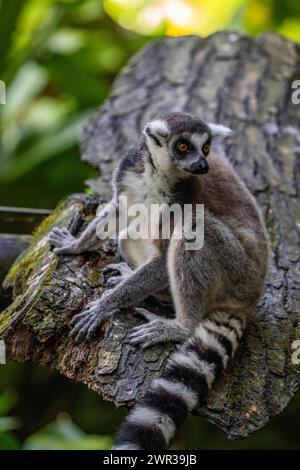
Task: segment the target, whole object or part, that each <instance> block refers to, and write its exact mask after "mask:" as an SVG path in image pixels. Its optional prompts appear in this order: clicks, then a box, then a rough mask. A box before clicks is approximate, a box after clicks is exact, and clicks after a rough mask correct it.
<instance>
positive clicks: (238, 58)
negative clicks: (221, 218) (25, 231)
mask: <svg viewBox="0 0 300 470" xmlns="http://www.w3.org/2000/svg"><path fill="white" fill-rule="evenodd" d="M299 64H300V51H299V47H298V46H297V45H295V44H294V43H292V42H290V41H288V40H285V39H282V38H280V37H279V36H277V35H275V34H266V35H263V36H261V37H260V38H258V39H251V38H248V37H246V36H242V35H239V34H236V33H231V32H223V33H218V34H215V35H213V36H211V37H209V38H207V39H200V38H199V37H194V36H191V37H180V38H169V39H163V40H160V41H156V42H153V43H152V44H150V45H149V46H148V47H146V49H144V50H143V51H141V52H140V53H139V54H137V55H136V56H134V57H133V59H132V60H131V61H130V62H129V63H128V65H127V66H126V67H125V68H124V70H123V71H122V73H121V74H120V75H119V76H118V78H117V79H116V81H115V83H114V86H113V89H112V92H111V96H110V98H109V100H108V101H107V102H106V103H105V105H104V106H102V107H101V109H100V110H99V112H97V113H96V114H95V116H93V117H92V119H91V120H90V121H89V123H88V124H87V126H86V127H85V129H84V132H83V136H82V156H83V159H84V160H86V161H87V162H89V163H90V164H93V165H96V166H98V167H100V168H101V177H100V178H99V179H97V180H93V181H91V182H89V183H90V186H91V187H92V188H93V189H94V190H95V191H96V192H97V193H98V194H99V195H100V197H98V196H81V195H76V196H72V197H70V198H69V199H68V200H67V201H66V202H64V203H62V204H61V205H60V206H59V207H58V208H57V209H56V211H55V212H54V214H53V215H52V216H51V217H50V218H48V219H47V220H46V222H45V223H43V224H42V226H41V227H40V228H39V230H38V231H37V232H36V234H35V235H34V237H33V241H32V244H31V246H30V247H29V249H28V250H27V251H26V252H25V253H24V254H23V255H22V257H21V258H20V259H19V260H18V261H17V262H16V263H15V265H14V266H13V268H12V269H11V271H10V273H9V275H8V277H7V279H6V281H5V287H6V288H7V289H12V291H13V302H12V304H11V305H10V307H9V308H8V309H7V310H5V311H4V312H3V313H2V314H1V316H0V332H1V336H0V337H1V338H3V339H5V341H6V345H7V352H8V357H9V358H10V359H12V360H17V361H31V362H33V363H36V364H43V365H46V366H49V367H52V368H55V369H57V370H58V371H60V372H61V373H62V374H64V375H65V376H67V377H69V378H71V379H74V380H77V381H80V382H83V383H86V384H87V385H88V386H89V387H90V388H92V389H93V390H95V391H96V392H97V393H99V394H100V395H102V396H103V397H104V398H105V399H109V400H113V401H114V402H115V403H116V404H117V405H122V404H131V403H134V402H135V401H136V400H138V399H139V397H141V396H142V395H143V393H144V392H145V390H146V389H147V387H148V385H149V383H150V381H151V380H152V379H153V377H155V376H157V375H158V374H159V372H160V370H161V369H162V367H163V366H164V363H165V361H166V359H167V357H168V355H169V353H170V350H171V349H172V346H171V345H170V346H163V347H155V348H151V349H150V350H147V351H143V352H142V351H139V350H138V349H136V348H134V347H131V346H130V345H129V344H128V342H127V336H128V333H129V331H130V329H131V328H132V327H133V326H134V325H135V324H137V323H138V322H139V321H141V320H140V319H138V318H137V317H135V316H134V315H133V313H132V312H131V311H128V310H127V311H122V313H120V314H116V315H115V316H114V317H113V319H112V320H111V321H109V322H108V323H107V324H106V325H105V326H104V327H103V329H102V331H101V332H100V333H99V336H98V337H97V338H95V340H94V341H93V342H92V343H90V344H88V343H82V344H79V345H74V343H73V341H72V340H71V339H70V338H69V337H68V322H69V320H70V318H71V317H72V315H73V314H74V313H77V312H79V311H80V310H81V309H82V308H83V307H84V306H85V304H86V303H87V302H88V301H90V300H91V299H93V298H95V297H98V296H100V295H101V294H102V292H103V291H104V290H105V289H106V282H105V278H104V277H103V275H102V273H101V268H102V267H103V266H104V265H105V264H107V263H108V262H111V261H112V260H114V259H115V258H116V253H115V247H114V246H113V245H112V244H111V243H106V244H104V245H103V246H101V248H100V250H99V251H97V252H93V253H89V254H83V255H80V256H60V257H57V256H55V255H54V254H53V253H52V252H51V251H50V247H49V244H48V242H47V234H48V232H49V229H50V227H52V226H53V225H58V226H68V227H69V228H70V229H71V230H72V232H73V233H74V234H78V233H80V231H81V230H82V229H83V228H84V226H85V225H86V224H87V223H88V221H89V220H90V219H91V217H93V214H94V213H95V210H96V206H97V203H98V202H99V200H101V201H102V200H107V199H108V198H109V196H110V194H111V189H110V179H111V175H112V171H113V168H114V166H115V163H116V161H117V160H119V159H120V158H121V156H122V155H123V154H124V152H126V150H127V149H128V147H129V146H130V145H132V144H133V143H134V142H135V140H136V139H137V137H138V135H139V133H140V132H141V129H142V128H143V126H144V125H145V123H146V122H147V121H148V120H149V119H152V118H154V117H157V115H158V114H159V113H160V112H165V111H170V110H185V111H188V112H190V113H194V114H199V115H201V116H202V117H203V118H204V119H206V120H208V121H217V122H220V123H223V124H226V125H229V126H230V127H232V128H233V129H234V131H235V133H234V135H233V136H232V137H231V138H230V139H228V141H227V143H226V146H225V148H224V146H223V144H220V145H219V144H217V145H216V150H217V151H219V152H225V154H226V157H227V158H228V159H229V160H230V161H231V162H232V163H233V165H234V167H235V169H236V170H237V172H238V173H239V174H240V176H241V177H242V179H243V180H244V181H245V183H246V184H247V186H248V187H249V188H250V189H251V191H252V192H253V194H254V195H255V196H256V198H257V201H258V203H259V205H260V207H261V210H262V212H263V215H264V218H265V220H266V223H267V226H268V230H269V234H270V240H271V246H272V256H271V259H270V269H269V275H268V279H267V284H266V289H265V292H264V295H263V296H262V299H261V302H260V305H259V307H258V309H257V313H256V317H255V319H253V321H252V323H251V324H250V325H249V328H248V330H247V334H246V335H245V338H244V340H243V343H242V344H241V347H240V348H239V351H238V354H237V356H236V358H235V360H234V363H233V365H232V367H231V368H230V370H229V371H228V373H227V374H226V376H225V377H223V379H222V380H220V382H219V383H218V385H217V387H216V389H215V390H214V392H213V393H212V395H211V397H210V398H209V400H208V403H207V405H206V406H204V407H203V408H201V409H200V410H199V413H200V414H201V415H202V416H205V417H206V418H208V419H209V420H210V421H211V422H213V423H215V424H216V425H218V426H219V427H220V428H222V429H223V430H224V431H225V432H226V433H227V434H228V435H229V436H230V437H231V438H239V437H245V436H247V435H248V434H249V433H250V432H252V431H254V430H256V429H258V428H260V427H261V426H263V425H264V424H265V423H266V422H267V421H268V419H269V418H270V416H273V415H275V414H278V413H279V412H281V411H282V410H283V409H284V408H285V406H286V405H287V403H288V402H289V400H290V399H291V397H292V396H293V394H294V393H295V391H296V390H297V387H298V385H299V377H300V374H299V368H298V369H297V367H296V365H293V363H292V360H291V357H292V353H293V350H292V343H293V341H294V340H296V339H300V289H299V288H300V270H299V228H300V204H299V193H300V181H299V173H300V165H299V153H300V132H299V123H300V105H298V106H297V105H294V104H292V100H291V94H292V92H293V90H292V88H291V84H292V82H293V80H294V79H297V78H298V79H299V78H300V66H299ZM149 302H150V301H149ZM151 307H152V308H154V309H156V311H158V312H160V313H161V314H170V312H168V311H166V310H165V308H163V307H162V306H159V305H152V306H151Z"/></svg>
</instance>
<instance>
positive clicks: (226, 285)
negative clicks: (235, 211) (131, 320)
mask: <svg viewBox="0 0 300 470" xmlns="http://www.w3.org/2000/svg"><path fill="white" fill-rule="evenodd" d="M205 237H206V238H205V242H204V246H203V247H202V248H201V249H198V250H190V249H188V248H189V246H188V245H187V242H186V241H185V239H184V237H182V238H181V239H178V238H175V237H172V239H171V241H170V246H169V251H168V275H169V283H170V287H171V292H172V297H173V303H174V307H175V313H176V316H175V319H174V320H169V319H164V318H161V317H157V316H153V314H152V315H151V314H150V315H149V314H148V316H147V315H146V314H144V315H143V316H144V317H146V318H147V319H148V320H149V323H146V324H144V325H140V326H138V327H136V328H135V329H134V331H133V332H132V334H131V337H130V338H131V341H132V342H133V343H134V344H140V345H142V347H148V346H149V345H150V346H152V345H154V344H156V343H162V342H167V341H183V340H184V339H185V338H187V337H188V336H189V335H191V334H192V333H193V332H194V330H195V328H197V326H198V325H199V324H200V322H201V321H203V320H204V318H206V317H207V315H209V312H210V311H212V310H214V309H216V308H222V306H223V305H228V304H230V301H231V300H233V302H236V301H237V300H240V299H237V298H236V296H237V297H239V296H241V295H243V293H242V292H241V289H240V287H239V286H238V285H237V283H238V280H239V281H240V282H242V284H243V281H244V278H245V276H244V273H245V272H246V271H247V258H246V255H245V253H244V252H243V249H242V247H241V245H240V243H239V241H238V240H237V239H235V237H234V236H233V235H232V233H231V232H230V230H229V229H227V228H226V227H225V226H224V225H223V224H222V223H221V222H219V221H217V220H216V219H214V218H210V217H209V216H208V217H207V218H206V225H205ZM237 260H238V262H237ZM235 286H237V287H235ZM235 289H236V292H234V290H235ZM235 294H236V296H235ZM141 313H143V312H141Z"/></svg>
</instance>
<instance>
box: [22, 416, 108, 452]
mask: <svg viewBox="0 0 300 470" xmlns="http://www.w3.org/2000/svg"><path fill="white" fill-rule="evenodd" d="M111 445H112V438H111V436H96V435H92V434H86V433H85V432H84V431H82V429H80V428H79V427H78V426H76V425H75V424H74V423H73V422H72V420H71V419H70V417H69V416H68V415H66V414H61V415H59V416H58V417H57V419H56V420H55V421H54V422H52V423H50V424H47V426H45V427H44V428H42V429H41V430H39V431H38V432H36V433H34V434H32V435H31V436H29V437H28V438H27V439H26V440H25V442H24V445H23V449H24V450H105V449H109V448H110V447H111Z"/></svg>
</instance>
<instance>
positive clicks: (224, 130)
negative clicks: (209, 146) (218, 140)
mask: <svg viewBox="0 0 300 470" xmlns="http://www.w3.org/2000/svg"><path fill="white" fill-rule="evenodd" d="M208 127H209V128H210V132H211V135H212V137H227V136H228V135H230V134H232V130H231V129H230V128H229V127H226V126H223V125H222V124H213V123H209V124H208Z"/></svg>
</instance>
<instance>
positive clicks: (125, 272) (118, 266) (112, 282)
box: [102, 262, 132, 287]
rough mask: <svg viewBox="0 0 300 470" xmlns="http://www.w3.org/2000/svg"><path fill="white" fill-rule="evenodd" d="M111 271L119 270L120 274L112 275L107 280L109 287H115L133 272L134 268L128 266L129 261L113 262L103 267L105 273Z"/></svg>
mask: <svg viewBox="0 0 300 470" xmlns="http://www.w3.org/2000/svg"><path fill="white" fill-rule="evenodd" d="M110 271H117V272H118V273H119V274H120V275H119V276H112V277H110V278H109V279H108V280H107V281H106V284H107V286H108V287H115V286H116V285H118V284H120V283H121V282H122V281H124V279H126V278H127V277H128V276H130V275H131V274H132V269H131V268H130V267H129V266H128V264H127V263H124V262H123V263H111V264H108V265H107V266H105V267H104V268H103V269H102V272H103V274H106V273H108V272H110Z"/></svg>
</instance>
